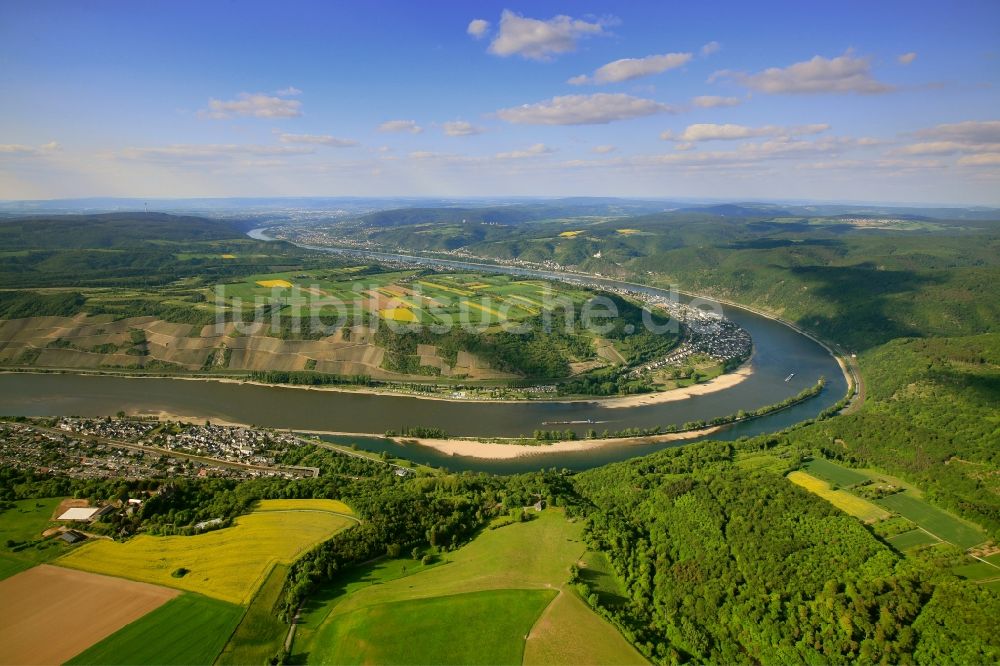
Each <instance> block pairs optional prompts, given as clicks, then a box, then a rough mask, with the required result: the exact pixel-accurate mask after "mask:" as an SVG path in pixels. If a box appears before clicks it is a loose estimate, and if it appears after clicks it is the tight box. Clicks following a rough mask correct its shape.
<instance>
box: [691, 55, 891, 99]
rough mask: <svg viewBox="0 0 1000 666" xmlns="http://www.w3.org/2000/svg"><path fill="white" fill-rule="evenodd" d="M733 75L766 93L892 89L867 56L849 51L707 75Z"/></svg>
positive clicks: (732, 76) (743, 83)
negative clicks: (749, 71)
mask: <svg viewBox="0 0 1000 666" xmlns="http://www.w3.org/2000/svg"><path fill="white" fill-rule="evenodd" d="M719 78H732V79H734V80H735V81H736V82H737V83H739V84H741V85H744V86H746V87H747V88H751V89H753V90H758V91H760V92H763V93H768V94H810V93H861V94H874V93H884V92H889V91H890V90H892V89H893V88H892V86H890V85H887V84H885V83H882V82H880V81H877V80H875V78H874V77H873V76H872V72H871V62H870V61H869V60H868V58H860V57H855V56H853V55H851V52H850V51H848V52H847V53H845V54H844V55H842V56H838V57H836V58H824V57H823V56H815V57H814V58H812V59H811V60H806V61H804V62H797V63H795V64H794V65H789V66H788V67H771V68H770V69H765V70H764V71H762V72H758V73H756V74H747V73H746V72H733V71H729V70H722V71H719V72H716V73H715V74H713V75H712V76H711V78H709V82H712V81H715V80H717V79H719Z"/></svg>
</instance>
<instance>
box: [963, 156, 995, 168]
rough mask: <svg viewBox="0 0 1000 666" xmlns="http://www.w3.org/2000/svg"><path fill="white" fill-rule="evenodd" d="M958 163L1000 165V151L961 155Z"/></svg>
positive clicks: (966, 164) (965, 164)
mask: <svg viewBox="0 0 1000 666" xmlns="http://www.w3.org/2000/svg"><path fill="white" fill-rule="evenodd" d="M958 163H959V164H960V165H962V166H1000V153H982V154H980V155H966V156H965V157H960V158H959V159H958Z"/></svg>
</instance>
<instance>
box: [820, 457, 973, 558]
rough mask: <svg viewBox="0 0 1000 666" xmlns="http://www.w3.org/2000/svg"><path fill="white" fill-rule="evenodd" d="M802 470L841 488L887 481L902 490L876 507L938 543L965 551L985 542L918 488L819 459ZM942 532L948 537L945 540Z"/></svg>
mask: <svg viewBox="0 0 1000 666" xmlns="http://www.w3.org/2000/svg"><path fill="white" fill-rule="evenodd" d="M805 468H806V469H807V470H809V472H810V473H812V474H815V475H816V476H817V477H821V478H825V479H826V480H828V481H830V482H831V483H838V484H839V485H845V486H852V485H856V484H858V483H862V482H863V481H866V480H874V477H879V478H887V479H890V480H891V481H892V483H893V484H894V485H898V486H900V487H901V488H903V489H904V490H902V491H900V492H898V493H895V494H892V495H888V496H886V497H883V498H882V499H880V500H877V501H875V502H874V504H876V505H877V506H880V507H882V508H883V509H886V510H888V511H891V512H893V513H898V514H899V515H901V516H903V517H904V518H907V519H909V520H911V521H913V522H914V523H916V525H917V526H918V527H919V528H920V529H922V530H923V531H925V532H927V534H929V535H931V536H933V537H934V538H935V539H938V540H939V541H946V542H948V543H951V544H954V545H956V546H959V547H962V548H968V547H970V546H972V545H975V544H976V543H980V542H981V541H985V539H986V537H985V534H983V533H982V530H980V529H979V528H978V526H975V527H974V526H971V525H969V524H968V523H966V522H965V521H962V520H960V519H959V518H957V517H956V516H954V515H952V514H951V513H949V512H947V511H944V510H943V509H939V508H937V507H936V506H934V505H933V504H930V503H929V502H928V501H927V500H925V499H923V497H921V496H920V493H919V490H918V489H916V488H915V487H913V486H912V485H911V484H908V483H905V482H903V481H902V480H900V479H896V478H895V477H890V476H889V475H885V474H881V473H878V472H872V471H868V470H854V469H851V468H847V467H843V466H841V465H838V464H836V463H833V462H831V461H829V460H826V459H823V458H815V459H813V460H812V461H810V462H809V463H807V464H806V465H805ZM942 532H943V533H944V534H946V535H948V536H950V537H951V538H945V536H942ZM974 535H979V536H981V540H980V541H979V542H976V541H974V538H975V537H974Z"/></svg>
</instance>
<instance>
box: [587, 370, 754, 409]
mask: <svg viewBox="0 0 1000 666" xmlns="http://www.w3.org/2000/svg"><path fill="white" fill-rule="evenodd" d="M752 374H753V365H752V364H751V362H750V361H747V362H746V363H744V364H743V365H741V366H740V367H739V368H737V369H736V370H734V371H733V372H730V373H727V374H725V375H719V376H718V377H716V378H715V379H710V380H709V381H707V382H704V383H701V384H692V385H691V386H685V387H684V388H676V389H671V390H669V391H657V392H656V393H641V394H639V395H629V396H624V397H619V398H598V399H596V400H594V401H593V402H596V403H599V404H600V405H601V406H602V407H608V408H611V409H617V408H621V407H645V406H646V405H659V404H662V403H665V402H674V401H675V400H687V399H688V398H692V397H694V396H697V395H707V394H709V393H715V392H716V391H725V390H726V389H730V388H732V387H734V386H736V385H737V384H739V383H741V382H743V381H745V380H746V379H747V378H748V377H749V376H750V375H752Z"/></svg>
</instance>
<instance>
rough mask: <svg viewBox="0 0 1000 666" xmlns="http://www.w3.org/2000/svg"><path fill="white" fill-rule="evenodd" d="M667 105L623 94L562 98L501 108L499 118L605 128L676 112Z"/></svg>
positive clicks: (531, 123)
mask: <svg viewBox="0 0 1000 666" xmlns="http://www.w3.org/2000/svg"><path fill="white" fill-rule="evenodd" d="M675 112H676V109H675V108H674V107H672V106H670V105H668V104H661V103H660V102H654V101H653V100H651V99H644V98H641V97H633V96H631V95H625V94H623V93H614V94H611V93H596V94H593V95H563V96H561V97H553V98H552V99H547V100H544V101H542V102H537V103H535V104H523V105H521V106H514V107H511V108H508V109H500V110H499V111H497V112H496V113H497V116H498V117H500V118H501V119H502V120H505V121H507V122H509V123H515V124H519V125H603V124H606V123H610V122H614V121H616V120H626V119H628V118H640V117H643V116H651V115H655V114H657V113H675Z"/></svg>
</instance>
